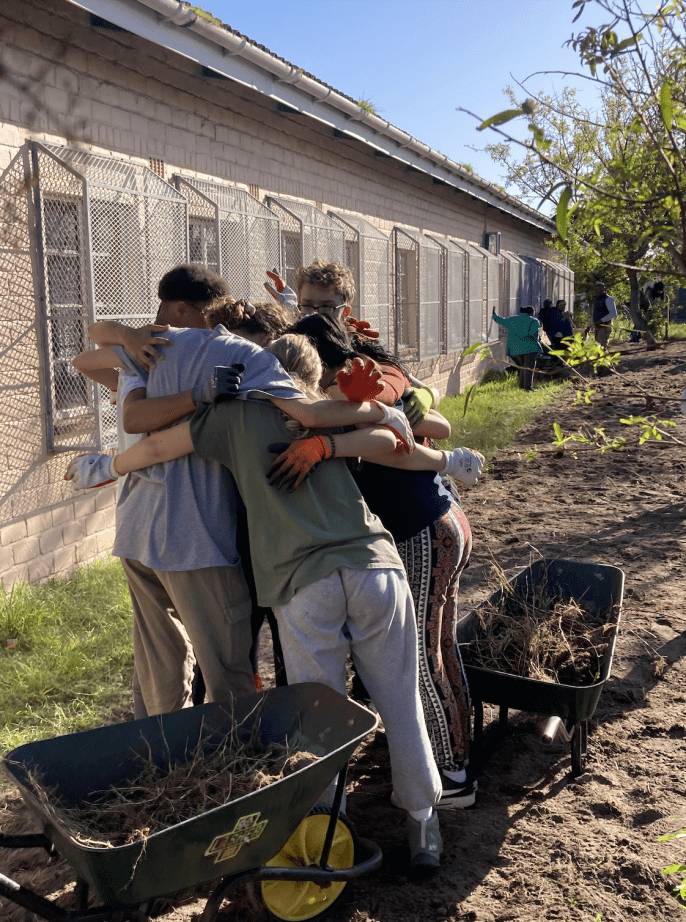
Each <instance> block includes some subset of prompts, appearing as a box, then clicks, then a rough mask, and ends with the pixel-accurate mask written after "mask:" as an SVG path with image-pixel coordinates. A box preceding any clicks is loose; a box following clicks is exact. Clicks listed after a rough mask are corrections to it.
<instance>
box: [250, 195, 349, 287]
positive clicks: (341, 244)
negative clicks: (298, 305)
mask: <svg viewBox="0 0 686 922" xmlns="http://www.w3.org/2000/svg"><path fill="white" fill-rule="evenodd" d="M265 203H266V204H267V206H268V207H269V208H270V209H271V210H272V211H273V212H274V214H275V215H276V216H277V217H278V218H279V220H280V222H281V233H282V237H283V234H284V233H294V232H295V233H298V234H299V235H300V265H301V266H308V265H310V263H312V262H314V260H315V259H322V260H323V261H324V262H339V263H341V264H342V265H346V262H345V259H346V252H345V231H344V230H343V229H342V228H341V227H340V226H339V225H338V224H336V222H335V221H334V220H333V218H330V217H329V215H328V214H326V212H324V211H322V209H321V208H318V207H317V206H316V205H313V204H312V203H311V202H306V201H304V200H302V199H289V198H283V197H282V196H279V195H268V196H267V197H266V199H265ZM299 211H300V212H302V214H298V212H299ZM308 231H310V232H311V233H308ZM322 235H323V236H324V237H328V238H329V239H328V245H325V244H324V243H318V241H319V239H320V237H321V236H322ZM313 240H314V243H313V242H312V241H313ZM336 241H337V243H336ZM282 252H283V254H284V262H285V244H284V242H283V239H282ZM298 268H300V266H298V267H297V268H296V267H288V266H287V265H285V266H284V272H285V273H286V278H285V281H286V282H287V284H288V285H290V286H291V288H295V274H296V272H297V270H298Z"/></svg>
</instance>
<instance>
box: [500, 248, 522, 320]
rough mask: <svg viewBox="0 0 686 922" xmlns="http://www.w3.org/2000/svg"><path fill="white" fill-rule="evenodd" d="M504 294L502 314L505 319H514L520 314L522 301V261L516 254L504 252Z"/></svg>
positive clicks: (502, 253)
mask: <svg viewBox="0 0 686 922" xmlns="http://www.w3.org/2000/svg"><path fill="white" fill-rule="evenodd" d="M500 255H501V256H502V260H503V293H502V304H503V309H502V311H501V313H502V314H503V316H504V317H513V316H514V315H515V314H518V313H519V308H520V307H521V305H522V304H523V301H522V261H521V259H519V257H518V256H515V254H514V253H509V252H508V251H507V250H502V251H501V254H500Z"/></svg>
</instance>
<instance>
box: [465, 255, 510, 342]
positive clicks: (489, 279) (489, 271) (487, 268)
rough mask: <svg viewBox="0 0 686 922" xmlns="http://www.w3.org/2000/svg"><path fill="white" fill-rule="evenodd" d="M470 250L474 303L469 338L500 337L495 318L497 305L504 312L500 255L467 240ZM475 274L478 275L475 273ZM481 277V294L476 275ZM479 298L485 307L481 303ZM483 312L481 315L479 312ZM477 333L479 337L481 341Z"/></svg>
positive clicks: (474, 340) (493, 338)
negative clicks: (494, 313)
mask: <svg viewBox="0 0 686 922" xmlns="http://www.w3.org/2000/svg"><path fill="white" fill-rule="evenodd" d="M466 246H467V249H468V250H469V253H470V272H469V288H470V295H469V299H470V306H469V324H470V326H469V330H470V334H469V341H470V344H471V343H475V342H477V341H479V340H480V341H485V340H489V341H490V340H497V339H498V325H497V324H496V323H495V322H494V321H493V320H492V319H491V315H492V313H493V308H494V307H495V309H496V311H498V312H499V313H502V310H501V289H500V258H499V257H497V256H492V255H491V254H490V253H489V252H488V251H487V250H484V249H483V247H480V246H479V245H478V244H476V243H471V242H470V243H467V245H466ZM473 274H474V275H473ZM477 275H479V277H480V279H481V293H480V295H479V290H478V289H479V284H478V281H477V278H476V276H477ZM479 297H480V298H481V307H480V308H479V306H478V301H479ZM479 313H480V315H481V316H480V317H478V316H477V315H478V314H479ZM477 336H478V337H479V340H477Z"/></svg>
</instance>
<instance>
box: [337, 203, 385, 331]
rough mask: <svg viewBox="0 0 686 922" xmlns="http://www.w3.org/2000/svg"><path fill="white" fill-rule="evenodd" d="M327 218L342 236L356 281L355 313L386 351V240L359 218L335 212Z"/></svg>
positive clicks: (381, 234) (347, 263)
mask: <svg viewBox="0 0 686 922" xmlns="http://www.w3.org/2000/svg"><path fill="white" fill-rule="evenodd" d="M329 215H330V217H331V218H333V220H334V221H335V222H336V223H337V224H338V225H339V226H340V227H341V228H342V229H343V231H344V232H345V244H346V265H348V266H349V267H350V269H351V270H352V273H353V275H354V277H355V289H356V294H355V303H354V304H353V310H354V313H355V315H356V316H357V317H359V318H360V320H366V321H367V322H368V323H369V324H370V325H371V327H372V329H373V330H378V332H379V341H380V342H381V343H382V344H383V345H384V346H386V347H388V345H389V338H388V334H389V319H390V317H389V315H390V298H391V279H390V243H389V240H388V237H387V236H386V235H385V234H384V233H382V232H381V231H380V230H379V229H378V228H376V227H374V225H373V224H370V223H369V221H366V220H365V219H364V218H361V217H359V216H358V215H351V214H344V213H343V212H337V211H332V212H329Z"/></svg>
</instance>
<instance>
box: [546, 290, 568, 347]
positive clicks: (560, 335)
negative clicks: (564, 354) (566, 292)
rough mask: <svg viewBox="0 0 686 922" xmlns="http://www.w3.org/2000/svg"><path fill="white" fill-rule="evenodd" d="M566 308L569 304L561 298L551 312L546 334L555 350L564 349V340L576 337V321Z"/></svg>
mask: <svg viewBox="0 0 686 922" xmlns="http://www.w3.org/2000/svg"><path fill="white" fill-rule="evenodd" d="M566 307H567V302H566V301H563V300H562V299H561V298H560V299H559V300H558V301H556V302H555V307H553V308H552V309H551V311H550V317H549V319H548V329H547V330H546V333H547V334H548V339H549V340H550V345H551V348H553V349H564V348H565V344H564V343H563V342H562V340H563V339H569V338H571V337H573V336H574V321H573V320H572V316H571V314H569V313H568V311H567V310H566Z"/></svg>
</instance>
